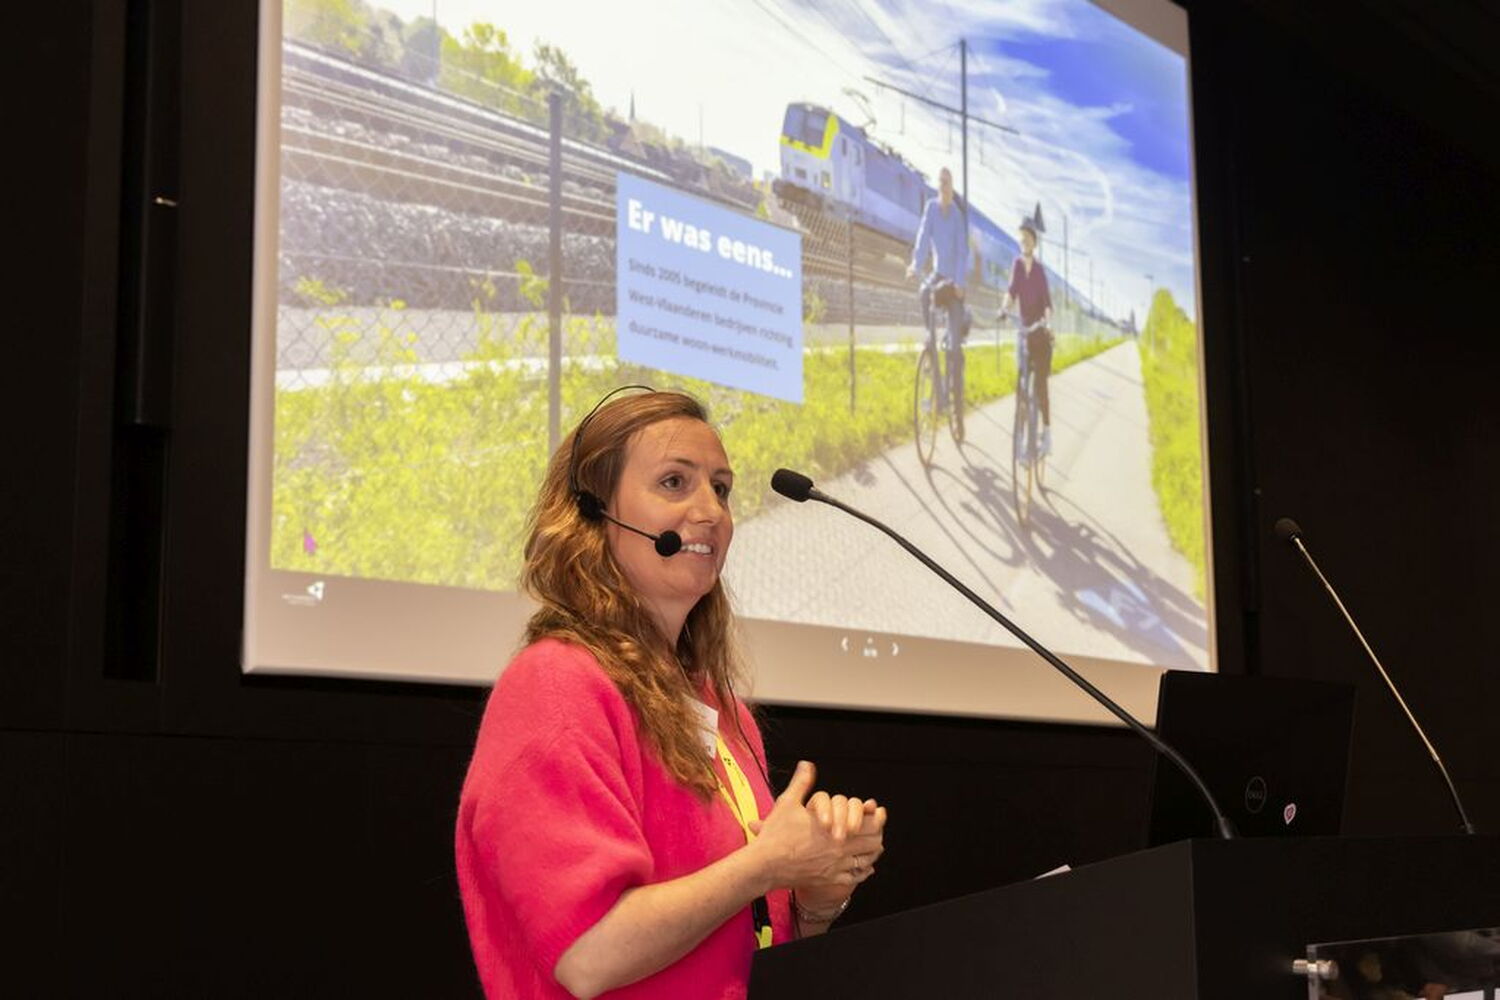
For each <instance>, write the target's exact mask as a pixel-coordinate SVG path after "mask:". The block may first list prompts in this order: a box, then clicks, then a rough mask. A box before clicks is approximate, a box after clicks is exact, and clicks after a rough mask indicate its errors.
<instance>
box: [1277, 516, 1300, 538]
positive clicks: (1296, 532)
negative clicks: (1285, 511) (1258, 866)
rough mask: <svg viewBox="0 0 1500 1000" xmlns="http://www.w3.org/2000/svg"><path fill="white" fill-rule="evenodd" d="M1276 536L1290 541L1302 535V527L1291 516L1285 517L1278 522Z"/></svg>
mask: <svg viewBox="0 0 1500 1000" xmlns="http://www.w3.org/2000/svg"><path fill="white" fill-rule="evenodd" d="M1274 530H1275V532H1276V537H1277V538H1279V539H1281V540H1282V541H1283V542H1290V541H1291V540H1292V539H1293V538H1300V537H1302V529H1301V528H1300V527H1299V526H1298V525H1297V522H1296V521H1293V520H1292V519H1291V518H1289V517H1283V518H1282V519H1281V520H1279V521H1277V522H1276V527H1275V529H1274Z"/></svg>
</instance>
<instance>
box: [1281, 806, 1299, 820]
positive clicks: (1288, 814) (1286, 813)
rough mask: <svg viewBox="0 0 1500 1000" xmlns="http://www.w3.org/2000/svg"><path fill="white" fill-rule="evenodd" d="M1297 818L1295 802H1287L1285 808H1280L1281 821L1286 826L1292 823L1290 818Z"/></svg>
mask: <svg viewBox="0 0 1500 1000" xmlns="http://www.w3.org/2000/svg"><path fill="white" fill-rule="evenodd" d="M1296 818H1297V803H1295V802H1288V803H1287V804H1286V808H1285V809H1283V810H1281V821H1282V822H1283V823H1285V824H1286V825H1287V826H1291V825H1292V820H1294V819H1296Z"/></svg>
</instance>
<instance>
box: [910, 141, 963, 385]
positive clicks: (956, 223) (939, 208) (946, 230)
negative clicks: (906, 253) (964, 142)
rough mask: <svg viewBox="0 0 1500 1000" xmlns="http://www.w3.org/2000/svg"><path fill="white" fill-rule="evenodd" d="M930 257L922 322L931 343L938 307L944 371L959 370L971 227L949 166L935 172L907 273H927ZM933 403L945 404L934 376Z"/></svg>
mask: <svg viewBox="0 0 1500 1000" xmlns="http://www.w3.org/2000/svg"><path fill="white" fill-rule="evenodd" d="M929 259H931V262H932V273H931V274H929V275H926V277H925V278H924V280H923V281H922V321H923V323H924V324H925V325H926V326H927V343H928V345H929V346H933V347H934V348H935V347H936V345H935V344H934V343H933V341H934V339H935V338H936V329H935V327H936V324H935V323H934V322H933V318H932V310H933V308H934V307H936V308H937V309H938V310H940V311H941V312H942V313H943V314H944V316H945V319H946V322H947V326H948V358H947V361H948V363H947V365H946V366H945V368H946V370H947V371H949V372H960V371H962V370H963V367H962V366H963V325H964V287H965V285H966V284H967V282H966V278H967V277H968V273H969V231H968V220H967V218H966V213H965V211H964V209H963V208H962V207H961V206H960V205H959V204H958V202H957V200H956V199H955V198H954V196H953V173H952V171H950V170H949V169H948V168H947V167H944V168H943V169H942V170H940V171H938V196H937V197H936V198H933V199H930V200H929V201H928V202H927V204H926V205H925V206H924V207H923V209H922V222H921V224H920V225H918V226H917V242H916V244H915V246H913V247H912V258H911V263H910V264H908V265H907V266H906V276H907V277H908V278H910V277H913V276H914V275H916V274H918V273H925V272H926V270H927V264H928V261H929ZM937 382H938V389H937V405H938V408H939V409H945V408H946V407H947V405H948V386H947V379H943V378H940V379H938V380H937Z"/></svg>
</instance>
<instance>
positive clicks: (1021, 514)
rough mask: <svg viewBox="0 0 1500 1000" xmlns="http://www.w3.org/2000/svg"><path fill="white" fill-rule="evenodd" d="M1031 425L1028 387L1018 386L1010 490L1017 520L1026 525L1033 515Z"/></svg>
mask: <svg viewBox="0 0 1500 1000" xmlns="http://www.w3.org/2000/svg"><path fill="white" fill-rule="evenodd" d="M1030 424H1031V408H1030V406H1029V405H1028V404H1027V399H1026V385H1025V383H1024V382H1023V383H1020V384H1018V385H1017V386H1016V418H1015V423H1014V425H1013V426H1012V429H1011V449H1010V490H1011V499H1012V500H1013V501H1014V502H1015V505H1016V520H1017V521H1019V522H1021V523H1022V524H1025V523H1026V518H1027V516H1028V515H1029V514H1030V513H1031V447H1030V444H1031V442H1030V441H1029V439H1028V434H1027V428H1028V427H1029V426H1030Z"/></svg>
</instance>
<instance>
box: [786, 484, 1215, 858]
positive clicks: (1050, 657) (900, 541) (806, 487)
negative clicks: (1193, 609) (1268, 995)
mask: <svg viewBox="0 0 1500 1000" xmlns="http://www.w3.org/2000/svg"><path fill="white" fill-rule="evenodd" d="M771 489H773V490H775V491H776V492H777V493H780V494H781V495H782V496H784V497H786V498H787V499H788V500H795V501H797V502H798V503H803V502H805V501H807V500H816V501H818V502H819V503H826V504H827V505H828V506H830V507H837V508H838V509H839V510H841V511H843V512H844V513H845V514H848V515H850V516H851V517H855V518H858V519H859V520H861V521H863V522H865V523H866V524H868V525H870V526H871V527H873V528H877V529H879V530H880V531H882V532H884V533H885V534H886V535H888V536H889V537H890V538H891V539H892V540H894V541H895V543H896V544H897V545H899V546H901V547H902V548H903V549H905V550H906V551H907V552H910V553H911V554H912V555H913V556H915V557H916V559H917V561H918V562H920V563H921V564H922V565H923V566H926V567H927V568H928V569H930V570H932V571H933V572H934V573H936V574H937V575H938V576H939V577H941V578H942V580H943V582H944V583H946V584H948V586H950V587H952V588H953V589H954V590H956V591H958V592H959V593H960V594H963V595H964V596H965V597H967V598H968V599H969V602H970V603H971V604H973V605H974V606H975V607H977V608H978V609H979V610H980V611H983V612H984V613H985V614H987V615H989V616H990V617H991V618H993V619H994V620H995V621H996V622H998V623H999V624H1000V625H1001V626H1003V627H1004V628H1005V630H1006V631H1008V632H1009V633H1010V634H1011V635H1013V636H1015V637H1016V638H1017V639H1020V640H1021V641H1022V642H1024V643H1025V644H1026V645H1027V646H1029V647H1031V650H1032V652H1034V653H1036V654H1037V655H1038V656H1040V657H1041V658H1042V659H1044V660H1046V661H1047V662H1048V663H1050V664H1051V665H1052V666H1053V667H1054V668H1055V669H1056V670H1057V671H1058V672H1059V673H1061V674H1062V675H1063V676H1064V677H1066V678H1067V679H1068V680H1070V681H1072V682H1073V683H1074V684H1076V685H1077V686H1078V687H1080V688H1082V689H1083V690H1084V691H1085V692H1086V693H1087V694H1088V695H1089V696H1090V697H1092V698H1093V699H1094V700H1095V701H1097V702H1098V703H1099V704H1101V705H1103V706H1104V707H1105V708H1107V709H1109V711H1110V713H1111V714H1112V715H1114V717H1115V718H1117V719H1119V720H1120V721H1121V722H1123V723H1125V725H1127V726H1129V727H1130V728H1131V729H1133V730H1134V731H1135V733H1136V735H1137V736H1139V737H1140V738H1141V739H1143V740H1145V741H1146V742H1147V743H1149V744H1151V746H1152V747H1154V748H1155V749H1156V751H1157V753H1160V754H1161V755H1162V756H1163V757H1166V758H1167V759H1168V760H1170V761H1171V762H1172V763H1173V764H1176V765H1177V767H1178V768H1179V769H1180V770H1181V771H1182V773H1183V774H1185V775H1187V778H1188V780H1189V781H1191V782H1192V783H1193V786H1194V787H1195V788H1197V789H1198V793H1199V794H1200V795H1202V796H1203V801H1205V802H1207V803H1208V808H1209V810H1210V811H1212V812H1213V814H1214V825H1215V827H1217V829H1218V833H1219V836H1220V837H1222V838H1223V839H1225V840H1233V839H1234V837H1235V832H1234V824H1232V823H1231V822H1230V821H1229V817H1228V816H1225V815H1224V810H1222V809H1220V808H1219V803H1218V802H1216V801H1214V796H1213V793H1212V792H1210V791H1209V790H1208V786H1207V785H1205V784H1204V783H1203V779H1202V778H1200V777H1199V776H1198V772H1197V771H1194V770H1193V768H1192V766H1191V765H1190V764H1188V762H1187V761H1186V760H1184V759H1183V757H1182V755H1181V754H1179V753H1178V752H1177V751H1176V750H1174V749H1172V747H1170V746H1168V745H1167V743H1166V742H1165V741H1164V740H1162V738H1161V737H1159V736H1157V735H1156V734H1155V733H1153V732H1152V731H1151V730H1149V729H1147V728H1146V727H1145V726H1144V725H1142V724H1141V722H1140V721H1139V720H1138V719H1136V717H1135V716H1133V715H1131V714H1130V713H1129V712H1127V711H1126V710H1125V709H1124V707H1123V706H1121V705H1120V704H1118V703H1117V702H1116V701H1115V700H1114V699H1113V698H1111V697H1110V696H1109V695H1107V694H1105V693H1104V692H1103V691H1100V690H1099V689H1098V688H1096V687H1094V685H1092V684H1090V683H1089V682H1088V681H1087V680H1086V679H1085V678H1084V677H1083V676H1082V675H1080V674H1079V673H1078V671H1076V670H1074V669H1073V668H1072V667H1070V666H1068V665H1067V664H1066V663H1064V662H1063V661H1062V660H1061V659H1060V658H1059V657H1058V656H1057V654H1055V653H1053V652H1052V651H1051V650H1050V649H1048V648H1047V647H1046V646H1043V645H1042V644H1041V643H1040V642H1037V641H1036V640H1035V639H1033V638H1032V637H1031V636H1029V635H1027V634H1026V633H1025V632H1024V631H1023V630H1022V629H1021V627H1020V626H1019V625H1017V624H1016V623H1015V622H1013V621H1011V620H1010V619H1009V618H1007V617H1005V616H1004V615H1002V614H1001V613H1000V612H999V611H996V610H995V608H994V607H992V606H991V605H990V604H989V602H988V601H986V600H985V599H984V598H982V597H980V596H979V595H978V594H976V593H974V591H972V590H970V589H969V588H968V587H967V586H965V585H964V583H963V581H961V580H959V579H958V578H957V577H955V576H954V575H953V574H952V573H949V572H948V571H947V570H946V569H944V568H943V567H942V566H939V565H938V564H937V562H936V561H934V560H933V559H932V558H931V557H930V556H928V555H927V553H925V552H923V551H922V550H921V549H919V548H917V547H916V546H915V545H913V544H912V543H911V542H908V541H907V540H906V539H905V538H903V537H901V535H899V534H898V533H897V532H896V531H895V530H893V529H891V528H889V527H887V526H886V525H884V524H882V523H880V522H879V521H877V520H875V518H873V517H871V516H870V515H868V514H866V513H864V512H863V511H859V510H855V509H854V508H853V507H850V506H849V505H848V504H845V503H842V502H840V501H838V500H835V499H834V498H833V497H831V496H829V495H828V494H826V493H824V492H822V491H821V490H818V489H816V488H815V487H814V486H813V482H812V480H811V479H809V478H807V477H806V476H804V475H802V473H800V472H793V471H792V470H790V469H777V470H776V474H775V475H773V476H772V477H771Z"/></svg>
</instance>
